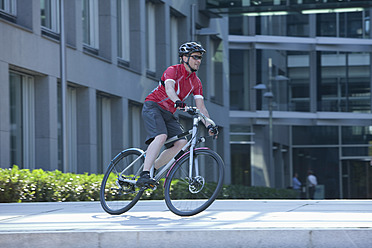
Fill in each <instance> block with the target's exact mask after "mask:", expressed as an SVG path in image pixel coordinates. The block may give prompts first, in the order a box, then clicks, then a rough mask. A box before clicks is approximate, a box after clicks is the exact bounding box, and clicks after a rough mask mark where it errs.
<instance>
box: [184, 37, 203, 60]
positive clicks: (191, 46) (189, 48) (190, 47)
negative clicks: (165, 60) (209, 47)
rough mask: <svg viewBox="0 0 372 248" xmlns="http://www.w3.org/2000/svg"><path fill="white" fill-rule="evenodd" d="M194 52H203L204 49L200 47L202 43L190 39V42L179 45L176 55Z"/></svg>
mask: <svg viewBox="0 0 372 248" xmlns="http://www.w3.org/2000/svg"><path fill="white" fill-rule="evenodd" d="M195 52H200V53H201V54H204V53H205V52H206V51H205V49H204V48H203V47H202V45H200V44H198V43H196V42H194V41H192V42H186V43H184V44H182V45H181V46H180V48H179V49H178V55H179V56H180V57H182V56H184V55H190V54H192V53H195Z"/></svg>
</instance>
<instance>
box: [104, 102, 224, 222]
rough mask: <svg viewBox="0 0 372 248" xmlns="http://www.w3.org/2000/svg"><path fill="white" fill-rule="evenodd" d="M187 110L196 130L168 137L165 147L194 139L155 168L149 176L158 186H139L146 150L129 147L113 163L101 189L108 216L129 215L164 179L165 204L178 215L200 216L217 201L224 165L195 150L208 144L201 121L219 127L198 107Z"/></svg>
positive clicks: (215, 157)
mask: <svg viewBox="0 0 372 248" xmlns="http://www.w3.org/2000/svg"><path fill="white" fill-rule="evenodd" d="M184 110H185V111H186V112H187V113H189V114H191V115H192V116H193V127H192V128H191V129H190V130H188V131H186V132H184V133H182V134H180V135H177V136H174V137H171V138H169V139H168V140H167V141H166V142H165V145H166V144H169V143H171V142H173V141H175V140H177V139H180V138H183V137H186V136H190V135H191V138H190V139H189V140H188V142H187V144H186V145H185V146H184V147H183V148H182V149H181V150H180V152H179V153H178V154H177V155H176V156H175V157H174V158H172V159H171V160H170V161H169V162H168V163H167V164H166V165H164V166H163V167H162V168H160V169H158V170H157V173H156V175H154V166H152V168H151V171H150V176H151V177H152V178H154V179H155V181H156V185H146V186H144V187H138V186H136V181H137V179H138V178H139V174H140V173H141V172H142V170H143V162H144V159H145V156H146V152H145V151H143V150H141V149H139V148H129V149H126V150H123V151H121V152H120V153H119V154H117V155H116V156H115V157H114V158H113V159H112V160H111V162H110V164H109V165H108V167H107V171H106V173H105V175H104V177H103V180H102V184H101V190H100V201H101V206H102V208H103V209H104V210H105V211H106V212H107V213H109V214H112V215H119V214H122V213H124V212H127V211H128V210H130V209H131V208H132V207H133V206H134V205H135V204H136V203H137V202H138V200H140V198H141V196H142V195H143V194H144V192H145V191H146V190H156V188H157V187H158V186H159V183H160V180H161V179H163V178H165V180H164V183H163V185H164V198H165V202H166V205H167V207H168V208H169V210H170V211H172V212H173V213H175V214H177V215H180V216H192V215H195V214H198V213H200V212H202V211H204V210H205V209H207V208H208V207H209V206H210V205H211V204H212V203H213V202H214V200H215V199H216V198H217V196H218V194H219V193H220V191H221V189H222V185H223V178H224V162H223V160H222V159H221V157H220V156H219V155H218V154H217V153H216V152H214V151H213V150H210V149H209V148H208V147H199V148H197V147H196V146H197V145H198V144H200V143H201V142H205V137H201V136H198V124H199V122H200V121H201V120H205V121H208V122H209V123H212V126H213V127H215V128H217V126H216V124H215V123H214V121H213V120H211V119H210V118H208V117H206V116H205V115H204V114H202V113H201V112H200V111H199V110H198V109H197V108H195V107H186V108H185V109H184ZM216 135H217V134H215V135H213V138H216Z"/></svg>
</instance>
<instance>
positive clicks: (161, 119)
mask: <svg viewBox="0 0 372 248" xmlns="http://www.w3.org/2000/svg"><path fill="white" fill-rule="evenodd" d="M142 118H143V120H144V125H145V129H146V132H147V136H146V141H145V143H146V144H147V145H148V144H150V143H151V142H152V141H153V140H154V138H155V137H156V136H158V135H159V134H166V135H167V136H168V138H171V137H173V136H175V135H178V134H181V133H183V132H184V131H183V128H182V126H181V124H180V123H179V122H178V119H177V117H175V116H174V115H173V114H172V113H171V112H169V111H166V110H164V109H162V108H161V107H160V106H159V105H158V104H157V103H156V102H153V101H146V102H145V103H144V105H143V108H142ZM170 146H171V144H170ZM170 146H167V147H170Z"/></svg>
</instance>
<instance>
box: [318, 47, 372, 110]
mask: <svg viewBox="0 0 372 248" xmlns="http://www.w3.org/2000/svg"><path fill="white" fill-rule="evenodd" d="M318 56H320V58H321V63H320V65H318V66H319V71H320V74H321V80H318V84H319V85H318V88H319V89H320V90H319V92H318V94H319V96H318V99H320V100H321V101H319V102H318V111H331V112H359V113H370V112H371V106H370V97H371V94H370V81H369V78H370V71H369V70H370V69H369V66H370V58H369V56H370V54H369V53H356V52H355V53H349V52H319V54H318Z"/></svg>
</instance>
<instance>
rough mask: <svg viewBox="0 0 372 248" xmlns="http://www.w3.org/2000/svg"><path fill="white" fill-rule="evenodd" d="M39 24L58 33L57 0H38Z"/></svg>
mask: <svg viewBox="0 0 372 248" xmlns="http://www.w3.org/2000/svg"><path fill="white" fill-rule="evenodd" d="M40 8H41V25H42V26H43V28H44V29H46V30H47V31H52V32H54V33H59V4H58V1H57V0H40Z"/></svg>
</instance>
